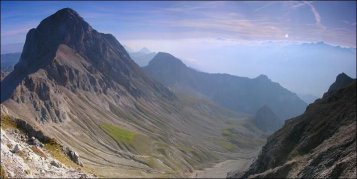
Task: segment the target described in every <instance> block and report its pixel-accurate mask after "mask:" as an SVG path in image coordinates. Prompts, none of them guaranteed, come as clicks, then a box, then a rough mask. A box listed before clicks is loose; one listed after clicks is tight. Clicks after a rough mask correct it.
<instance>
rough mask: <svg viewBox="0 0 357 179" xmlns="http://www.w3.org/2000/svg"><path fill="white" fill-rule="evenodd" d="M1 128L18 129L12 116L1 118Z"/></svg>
mask: <svg viewBox="0 0 357 179" xmlns="http://www.w3.org/2000/svg"><path fill="white" fill-rule="evenodd" d="M1 127H2V128H4V129H16V128H17V125H16V122H15V121H14V120H13V119H11V118H10V116H1Z"/></svg>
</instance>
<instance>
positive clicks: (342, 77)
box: [327, 73, 353, 92]
mask: <svg viewBox="0 0 357 179" xmlns="http://www.w3.org/2000/svg"><path fill="white" fill-rule="evenodd" d="M352 81H353V79H352V78H351V77H349V76H347V75H346V74H345V73H341V74H339V75H337V77H336V81H335V82H334V83H333V84H332V85H331V86H330V88H329V89H328V91H327V92H332V91H337V90H339V89H341V88H344V87H346V86H348V85H349V84H351V83H352Z"/></svg>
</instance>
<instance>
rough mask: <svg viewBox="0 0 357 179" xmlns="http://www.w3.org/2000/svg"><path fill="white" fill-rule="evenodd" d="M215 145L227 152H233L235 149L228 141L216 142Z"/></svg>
mask: <svg viewBox="0 0 357 179" xmlns="http://www.w3.org/2000/svg"><path fill="white" fill-rule="evenodd" d="M216 143H217V144H218V145H219V146H221V147H223V148H224V149H226V150H228V151H234V150H235V149H236V148H237V147H236V146H235V145H234V144H232V143H231V142H229V141H226V140H217V141H216Z"/></svg>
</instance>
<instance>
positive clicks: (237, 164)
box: [191, 159, 252, 178]
mask: <svg viewBox="0 0 357 179" xmlns="http://www.w3.org/2000/svg"><path fill="white" fill-rule="evenodd" d="M251 162H252V159H239V160H226V161H223V162H221V163H217V164H216V165H215V166H213V167H211V168H205V169H204V170H197V171H195V172H194V173H193V174H192V176H191V177H192V178H226V177H227V173H228V172H230V171H233V170H238V169H239V170H240V171H243V170H245V169H247V168H248V167H249V165H250V164H251Z"/></svg>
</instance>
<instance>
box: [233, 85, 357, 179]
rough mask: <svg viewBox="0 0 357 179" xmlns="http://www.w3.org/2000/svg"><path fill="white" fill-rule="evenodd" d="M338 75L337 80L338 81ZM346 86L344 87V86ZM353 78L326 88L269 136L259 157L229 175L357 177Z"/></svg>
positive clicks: (354, 88)
mask: <svg viewBox="0 0 357 179" xmlns="http://www.w3.org/2000/svg"><path fill="white" fill-rule="evenodd" d="M339 79H340V78H337V82H335V83H334V84H338V83H340V82H339V81H338V80H339ZM346 86H347V87H346ZM356 167H357V166H356V80H353V81H352V82H351V83H350V84H348V85H342V86H341V88H335V89H334V90H333V92H332V91H329V92H327V93H326V94H325V95H324V97H323V98H322V99H319V100H316V101H315V102H314V103H312V104H310V105H309V106H308V108H307V110H306V111H305V113H304V114H303V115H301V116H298V117H296V118H293V119H290V120H288V121H287V122H286V123H285V125H284V127H283V128H282V129H280V130H278V131H277V132H275V133H274V134H273V135H272V136H270V137H269V139H268V141H267V144H266V145H265V146H264V147H263V148H262V151H261V153H260V155H259V157H258V159H257V160H256V161H255V162H254V163H253V164H252V165H251V166H250V168H249V170H247V171H246V172H243V173H237V172H236V173H231V174H229V177H243V178H248V177H253V178H254V177H257V178H262V177H269V178H272V177H282V178H286V177H288V178H326V177H328V178H336V177H342V178H345V177H349V178H356Z"/></svg>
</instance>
